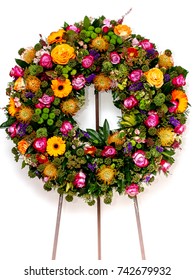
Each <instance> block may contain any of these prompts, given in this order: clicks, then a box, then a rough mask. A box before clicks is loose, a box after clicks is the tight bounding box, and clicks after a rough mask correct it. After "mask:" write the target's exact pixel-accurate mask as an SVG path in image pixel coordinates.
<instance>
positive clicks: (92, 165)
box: [87, 163, 97, 172]
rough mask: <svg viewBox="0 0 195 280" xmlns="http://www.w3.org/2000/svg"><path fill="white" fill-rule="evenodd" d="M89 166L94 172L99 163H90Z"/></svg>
mask: <svg viewBox="0 0 195 280" xmlns="http://www.w3.org/2000/svg"><path fill="white" fill-rule="evenodd" d="M87 167H88V168H89V169H90V170H91V171H92V172H94V171H95V169H96V167H97V164H96V163H94V164H93V163H88V164H87Z"/></svg>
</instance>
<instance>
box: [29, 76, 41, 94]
mask: <svg viewBox="0 0 195 280" xmlns="http://www.w3.org/2000/svg"><path fill="white" fill-rule="evenodd" d="M40 86H41V81H40V80H39V78H37V77H35V76H31V75H29V76H28V77H27V79H26V89H27V90H30V91H32V92H36V91H37V90H39V88H40Z"/></svg>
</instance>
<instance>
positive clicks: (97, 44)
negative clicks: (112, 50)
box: [91, 36, 109, 52]
mask: <svg viewBox="0 0 195 280" xmlns="http://www.w3.org/2000/svg"><path fill="white" fill-rule="evenodd" d="M108 47H109V44H108V42H107V41H106V40H105V39H104V38H102V36H98V37H96V38H95V39H93V40H92V42H91V48H94V49H97V50H99V51H100V52H102V51H106V50H107V49H108Z"/></svg>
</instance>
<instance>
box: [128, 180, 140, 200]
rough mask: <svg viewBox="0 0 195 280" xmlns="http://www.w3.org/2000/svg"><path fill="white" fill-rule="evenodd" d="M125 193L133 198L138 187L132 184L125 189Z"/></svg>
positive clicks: (137, 191)
mask: <svg viewBox="0 0 195 280" xmlns="http://www.w3.org/2000/svg"><path fill="white" fill-rule="evenodd" d="M125 192H126V194H128V195H129V196H131V197H134V196H136V195H137V194H138V193H139V186H138V185H137V184H134V183H133V184H131V185H129V186H127V187H126V188H125Z"/></svg>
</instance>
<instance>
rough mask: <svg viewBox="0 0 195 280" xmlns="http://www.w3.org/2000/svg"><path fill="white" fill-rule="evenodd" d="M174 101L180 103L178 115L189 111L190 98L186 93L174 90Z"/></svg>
mask: <svg viewBox="0 0 195 280" xmlns="http://www.w3.org/2000/svg"><path fill="white" fill-rule="evenodd" d="M172 100H174V101H177V102H178V107H177V110H176V112H177V113H183V112H184V111H185V110H186V109H187V107H188V97H187V95H186V93H185V92H184V91H182V90H177V89H174V90H173V91H172Z"/></svg>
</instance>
